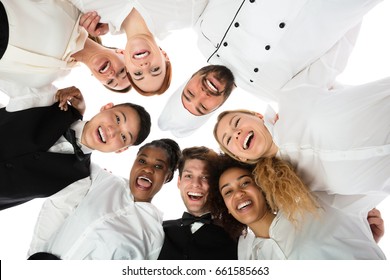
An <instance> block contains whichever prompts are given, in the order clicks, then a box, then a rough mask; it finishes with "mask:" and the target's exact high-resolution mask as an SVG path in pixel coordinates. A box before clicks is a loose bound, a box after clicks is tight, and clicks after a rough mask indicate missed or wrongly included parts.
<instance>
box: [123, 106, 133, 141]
mask: <svg viewBox="0 0 390 280" xmlns="http://www.w3.org/2000/svg"><path fill="white" fill-rule="evenodd" d="M120 113H121V114H122V117H123V119H124V121H125V123H126V122H127V118H126V114H125V113H123V111H120ZM128 133H129V135H130V138H131V140H130V142H132V141H133V138H134V137H133V134H131V132H130V131H128Z"/></svg>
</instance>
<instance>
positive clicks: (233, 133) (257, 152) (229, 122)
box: [216, 111, 273, 161]
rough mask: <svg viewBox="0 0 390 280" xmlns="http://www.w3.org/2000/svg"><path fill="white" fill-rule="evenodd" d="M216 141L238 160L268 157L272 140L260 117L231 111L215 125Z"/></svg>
mask: <svg viewBox="0 0 390 280" xmlns="http://www.w3.org/2000/svg"><path fill="white" fill-rule="evenodd" d="M216 138H217V139H216V140H217V141H218V143H219V144H220V145H222V146H223V147H224V148H225V149H227V150H228V151H229V152H231V153H232V154H234V155H235V156H236V157H237V158H238V159H239V160H241V161H246V160H256V159H258V158H260V157H263V156H268V155H269V153H270V151H271V148H272V145H273V139H272V136H271V134H270V133H269V131H268V129H267V128H266V127H265V125H264V121H263V119H262V116H261V115H254V114H249V113H243V112H240V111H232V112H229V113H227V114H226V115H224V116H223V117H222V118H221V119H220V120H219V122H218V124H217V129H216Z"/></svg>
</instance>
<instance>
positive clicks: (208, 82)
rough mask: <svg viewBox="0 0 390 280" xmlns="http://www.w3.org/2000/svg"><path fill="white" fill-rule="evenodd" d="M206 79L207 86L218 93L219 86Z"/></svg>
mask: <svg viewBox="0 0 390 280" xmlns="http://www.w3.org/2000/svg"><path fill="white" fill-rule="evenodd" d="M205 80H206V85H207V87H208V88H209V89H210V90H211V91H212V92H215V93H218V92H219V91H218V87H217V86H216V85H215V84H214V83H213V82H212V81H210V80H209V79H205Z"/></svg>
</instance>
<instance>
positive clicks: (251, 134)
mask: <svg viewBox="0 0 390 280" xmlns="http://www.w3.org/2000/svg"><path fill="white" fill-rule="evenodd" d="M252 136H253V131H251V132H249V134H248V136H247V137H246V138H245V141H244V144H243V145H242V147H243V148H244V150H246V149H248V140H249V139H250V138H251V137H252Z"/></svg>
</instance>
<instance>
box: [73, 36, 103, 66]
mask: <svg viewBox="0 0 390 280" xmlns="http://www.w3.org/2000/svg"><path fill="white" fill-rule="evenodd" d="M101 48H102V46H101V45H99V44H98V43H96V42H94V41H93V40H91V39H89V38H87V40H86V41H85V45H84V48H83V49H82V50H80V51H78V52H77V53H74V54H72V57H73V58H74V59H76V60H77V61H80V62H82V63H86V62H88V60H89V58H90V57H91V56H92V55H94V54H95V53H96V52H98V51H99V50H100V49H101Z"/></svg>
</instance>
